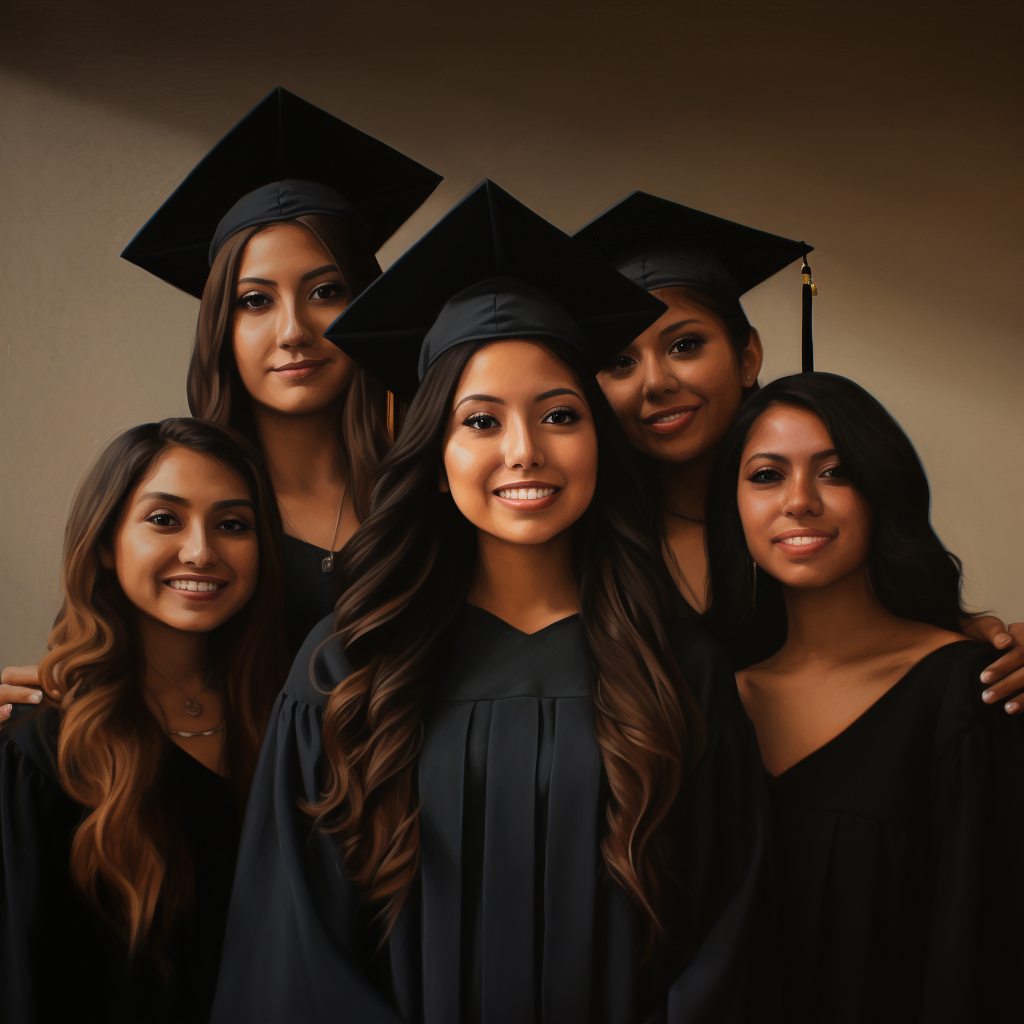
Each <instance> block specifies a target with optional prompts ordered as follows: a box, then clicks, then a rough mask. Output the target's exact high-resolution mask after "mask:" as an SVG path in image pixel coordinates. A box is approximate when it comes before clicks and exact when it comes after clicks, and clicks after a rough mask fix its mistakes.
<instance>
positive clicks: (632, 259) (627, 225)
mask: <svg viewBox="0 0 1024 1024" xmlns="http://www.w3.org/2000/svg"><path fill="white" fill-rule="evenodd" d="M573 237H574V238H575V239H576V241H578V242H581V243H582V244H583V245H585V246H586V247H587V248H588V249H590V250H591V251H592V252H593V253H595V255H597V256H598V257H600V258H601V259H602V260H604V261H605V262H606V263H608V264H610V265H611V266H613V267H615V268H616V270H619V271H621V273H623V274H625V275H626V277H628V278H629V279H630V280H631V281H633V282H634V283H636V284H638V285H640V287H642V288H646V289H647V290H648V291H653V290H655V289H656V288H671V287H673V286H676V285H682V286H685V287H691V288H699V289H701V290H702V291H708V292H711V293H713V294H717V295H721V296H722V297H724V298H728V299H738V298H739V297H740V296H741V295H743V294H744V293H745V292H748V291H750V289H751V288H753V287H754V286H755V285H758V284H760V283H761V282H762V281H766V280H767V279H768V278H769V277H771V276H772V274H775V273H777V272H778V271H780V270H782V268H783V267H786V266H788V265H789V264H790V263H792V262H793V261H794V260H797V259H800V258H803V260H804V263H803V268H802V270H803V275H804V286H805V287H804V323H803V350H804V351H803V359H804V369H805V370H809V369H813V348H812V341H811V317H810V298H811V292H812V290H813V289H814V285H813V284H812V283H811V279H810V274H811V271H810V267H808V266H807V260H806V257H807V254H808V253H809V252H811V251H813V248H814V247H813V246H811V245H808V244H807V243H806V242H796V241H793V239H790V238H783V237H782V236H781V235H772V234H769V233H768V232H767V231H759V230H758V229H757V228H750V227H747V226H746V225H745V224H737V223H736V222H735V221H731V220H724V219H723V218H721V217H713V216H712V215H711V214H709V213H703V212H701V211H700V210H694V209H691V208H690V207H688V206H681V205H680V204H679V203H673V202H669V200H667V199H659V198H658V197H657V196H652V195H649V194H648V193H646V192H634V193H632V195H629V196H627V197H626V198H625V199H623V200H622V202H620V203H617V204H616V205H615V206H613V207H612V208H611V209H610V210H607V211H606V212H605V213H603V214H601V216H600V217H597V218H595V219H594V220H592V221H591V222H590V223H589V224H587V225H586V226H585V227H582V228H580V230H579V231H577V232H576V234H575V235H574V236H573Z"/></svg>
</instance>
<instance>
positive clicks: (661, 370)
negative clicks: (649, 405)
mask: <svg viewBox="0 0 1024 1024" xmlns="http://www.w3.org/2000/svg"><path fill="white" fill-rule="evenodd" d="M642 371H643V380H642V383H643V389H644V398H646V399H648V400H650V399H654V398H658V397H660V396H661V395H665V394H673V393H675V392H676V391H678V390H679V381H678V380H676V378H675V377H673V376H672V373H671V372H670V370H669V364H668V360H667V359H659V358H658V356H657V355H656V354H655V353H653V352H646V353H644V356H643V362H642Z"/></svg>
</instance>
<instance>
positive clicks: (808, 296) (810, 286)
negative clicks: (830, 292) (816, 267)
mask: <svg viewBox="0 0 1024 1024" xmlns="http://www.w3.org/2000/svg"><path fill="white" fill-rule="evenodd" d="M800 273H801V274H803V277H804V283H803V288H802V292H803V316H802V318H801V324H800V337H801V346H800V349H801V362H802V366H801V371H802V372H803V373H810V372H811V371H812V370H813V369H814V335H813V332H812V330H811V301H812V299H813V297H814V296H815V295H817V294H818V289H817V287H815V284H814V282H813V281H812V280H811V268H810V267H809V266H808V264H807V257H806V256H804V265H803V266H802V267H801V268H800Z"/></svg>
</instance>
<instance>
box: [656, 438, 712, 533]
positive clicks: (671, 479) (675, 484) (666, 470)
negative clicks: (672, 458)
mask: <svg viewBox="0 0 1024 1024" xmlns="http://www.w3.org/2000/svg"><path fill="white" fill-rule="evenodd" d="M713 462H714V458H713V457H712V455H711V453H708V454H706V455H700V456H698V457H697V458H695V459H690V460H689V461H687V462H663V463H661V466H660V469H661V487H662V501H663V503H664V506H665V508H666V509H671V510H672V511H673V512H679V513H682V514H683V515H685V516H690V517H692V518H694V519H703V518H704V502H705V499H706V497H707V492H708V473H710V472H711V465H712V463H713Z"/></svg>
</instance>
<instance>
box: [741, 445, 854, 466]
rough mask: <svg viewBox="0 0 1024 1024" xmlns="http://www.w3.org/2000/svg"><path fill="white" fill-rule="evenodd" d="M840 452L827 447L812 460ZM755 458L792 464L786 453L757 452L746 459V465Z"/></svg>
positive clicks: (814, 455) (818, 459)
mask: <svg viewBox="0 0 1024 1024" xmlns="http://www.w3.org/2000/svg"><path fill="white" fill-rule="evenodd" d="M838 454H839V453H838V452H837V451H836V450H835V448H826V449H825V450H824V451H820V452H815V453H814V454H813V455H812V456H811V461H812V462H817V461H820V460H821V459H827V458H829V457H831V456H832V455H838ZM754 459H772V460H773V461H774V462H784V463H785V464H786V465H787V466H788V465H790V460H789V459H787V458H786V456H785V455H778V454H777V453H776V452H755V453H754V454H753V455H751V456H750V458H749V459H747V460H746V462H744V465H746V464H747V462H753V461H754Z"/></svg>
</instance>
